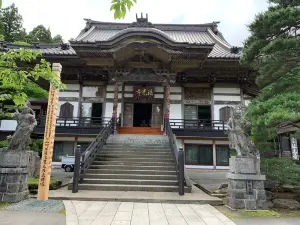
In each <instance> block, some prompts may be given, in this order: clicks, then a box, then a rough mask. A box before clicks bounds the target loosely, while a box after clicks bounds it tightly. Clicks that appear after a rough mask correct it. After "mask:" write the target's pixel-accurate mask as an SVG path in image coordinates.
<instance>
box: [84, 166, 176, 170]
mask: <svg viewBox="0 0 300 225" xmlns="http://www.w3.org/2000/svg"><path fill="white" fill-rule="evenodd" d="M90 168H91V169H124V170H167V171H175V166H174V165H173V166H152V165H151V166H149V165H147V166H145V165H91V167H90Z"/></svg>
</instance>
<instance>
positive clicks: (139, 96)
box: [133, 87, 154, 100]
mask: <svg viewBox="0 0 300 225" xmlns="http://www.w3.org/2000/svg"><path fill="white" fill-rule="evenodd" d="M133 98H134V99H135V100H152V99H153V98H154V88H153V87H134V89H133Z"/></svg>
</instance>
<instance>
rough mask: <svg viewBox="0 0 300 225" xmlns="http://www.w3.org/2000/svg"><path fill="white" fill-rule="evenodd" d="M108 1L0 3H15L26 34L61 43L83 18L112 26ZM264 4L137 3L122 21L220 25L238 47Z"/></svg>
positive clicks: (211, 0) (228, 0) (251, 0)
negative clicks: (140, 17)
mask: <svg viewBox="0 0 300 225" xmlns="http://www.w3.org/2000/svg"><path fill="white" fill-rule="evenodd" d="M110 2H111V0H3V6H4V7H6V6H8V5H10V4H12V3H15V4H16V6H17V7H18V8H19V12H20V14H21V15H22V16H23V20H24V27H25V28H26V30H27V31H30V30H31V29H32V28H33V27H35V26H37V25H39V24H43V25H44V26H45V27H50V29H51V31H52V35H53V36H54V35H56V34H61V35H62V36H63V38H64V40H65V41H67V40H69V39H70V38H75V37H76V36H77V35H78V34H79V32H80V31H81V30H82V29H83V28H84V26H85V22H84V20H83V18H89V19H93V20H99V21H105V22H113V21H114V17H113V13H112V12H110V11H109V8H110ZM266 8H267V0H137V4H136V5H135V6H134V8H132V10H131V12H130V13H128V14H127V16H126V18H125V19H124V20H120V21H118V22H133V21H134V20H135V15H136V13H138V14H140V13H141V12H143V13H144V14H145V13H148V17H149V21H150V22H152V23H179V24H183V23H187V24H199V23H208V22H212V21H220V22H221V23H220V24H219V29H220V31H221V32H222V33H223V35H224V36H225V38H226V39H227V41H228V42H229V43H230V44H232V45H235V46H241V45H242V43H243V41H244V40H245V39H246V38H247V36H248V32H247V27H246V24H249V23H250V22H251V21H252V20H253V18H254V16H255V14H257V13H259V12H262V11H264V10H266Z"/></svg>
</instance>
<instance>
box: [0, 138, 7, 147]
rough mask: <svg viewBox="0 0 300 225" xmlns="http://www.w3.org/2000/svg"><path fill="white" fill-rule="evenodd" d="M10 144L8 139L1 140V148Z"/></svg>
mask: <svg viewBox="0 0 300 225" xmlns="http://www.w3.org/2000/svg"><path fill="white" fill-rule="evenodd" d="M7 146H8V142H7V140H4V141H0V148H5V147H7Z"/></svg>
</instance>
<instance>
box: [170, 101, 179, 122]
mask: <svg viewBox="0 0 300 225" xmlns="http://www.w3.org/2000/svg"><path fill="white" fill-rule="evenodd" d="M170 119H182V110H181V104H171V105H170Z"/></svg>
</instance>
